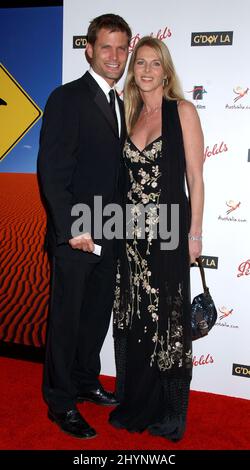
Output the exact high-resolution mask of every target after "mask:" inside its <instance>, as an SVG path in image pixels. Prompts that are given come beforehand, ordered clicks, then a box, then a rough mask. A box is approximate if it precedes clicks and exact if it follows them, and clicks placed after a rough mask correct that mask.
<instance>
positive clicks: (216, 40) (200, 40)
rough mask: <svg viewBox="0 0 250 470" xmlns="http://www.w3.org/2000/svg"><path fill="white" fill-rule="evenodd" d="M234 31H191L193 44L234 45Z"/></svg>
mask: <svg viewBox="0 0 250 470" xmlns="http://www.w3.org/2000/svg"><path fill="white" fill-rule="evenodd" d="M232 44H233V31H212V32H199V33H191V46H232Z"/></svg>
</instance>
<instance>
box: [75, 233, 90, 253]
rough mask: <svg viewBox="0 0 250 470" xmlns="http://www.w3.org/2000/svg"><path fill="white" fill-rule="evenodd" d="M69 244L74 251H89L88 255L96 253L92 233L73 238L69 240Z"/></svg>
mask: <svg viewBox="0 0 250 470" xmlns="http://www.w3.org/2000/svg"><path fill="white" fill-rule="evenodd" d="M69 244H70V246H71V248H73V249H74V250H82V251H87V252H88V253H92V252H93V251H94V242H93V240H92V238H91V235H90V233H83V234H82V235H79V236H78V237H74V238H71V239H70V240H69Z"/></svg>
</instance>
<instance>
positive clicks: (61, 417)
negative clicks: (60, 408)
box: [48, 409, 96, 439]
mask: <svg viewBox="0 0 250 470" xmlns="http://www.w3.org/2000/svg"><path fill="white" fill-rule="evenodd" d="M48 418H49V419H50V420H51V421H53V422H55V423H56V424H57V425H58V426H59V428H60V429H61V430H62V431H63V432H65V433H66V434H70V436H73V437H78V438H79V439H91V438H92V437H95V436H96V432H95V430H94V429H93V428H91V427H90V425H89V424H88V423H87V421H85V419H84V418H83V417H82V415H81V414H80V413H79V411H78V410H76V409H71V410H68V411H65V412H62V413H57V412H55V411H53V410H51V409H49V411H48Z"/></svg>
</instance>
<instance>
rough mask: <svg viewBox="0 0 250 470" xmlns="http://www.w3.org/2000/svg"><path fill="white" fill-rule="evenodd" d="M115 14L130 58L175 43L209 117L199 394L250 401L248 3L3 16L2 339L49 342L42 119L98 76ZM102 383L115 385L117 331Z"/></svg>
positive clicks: (193, 93) (196, 353) (103, 6)
mask: <svg viewBox="0 0 250 470" xmlns="http://www.w3.org/2000/svg"><path fill="white" fill-rule="evenodd" d="M108 12H112V13H117V14H119V15H121V16H123V17H124V18H125V19H126V20H127V22H128V23H129V24H130V26H131V29H132V31H133V38H132V41H131V44H130V52H131V51H132V50H133V48H134V47H135V45H136V43H137V41H138V40H139V39H140V38H141V37H142V36H144V35H146V34H151V35H153V36H155V37H158V38H159V39H161V40H162V41H164V42H165V43H166V44H167V46H168V47H169V49H170V52H171V54H172V57H173V60H174V63H175V66H176V69H177V72H178V75H179V77H180V80H181V83H182V87H183V90H184V93H185V96H186V98H187V99H188V100H190V101H191V102H193V103H194V105H195V106H196V108H197V110H198V113H199V115H200V119H201V123H202V127H203V130H204V136H205V153H204V160H205V164H204V179H205V186H206V202H205V215H204V229H203V237H204V243H203V256H202V258H203V265H204V267H205V273H206V278H207V284H208V286H209V288H210V291H211V294H212V296H213V298H214V301H215V303H216V306H217V309H218V320H217V323H216V325H215V327H214V328H213V330H212V331H211V332H210V333H209V335H208V336H207V337H206V338H203V339H200V340H198V341H195V342H194V343H193V364H194V377H193V381H192V388H193V390H201V391H207V392H213V393H219V394H224V395H230V396H235V397H242V398H247V399H250V341H249V330H250V307H249V301H248V299H249V290H250V247H249V240H250V229H249V224H250V193H249V186H250V184H249V179H250V133H249V123H250V91H249V88H250V63H249V60H248V45H249V42H250V29H249V16H250V3H249V1H248V0H239V1H238V2H237V4H235V3H234V2H232V1H228V0H220V1H219V2H218V1H217V0H211V1H210V2H209V3H207V4H206V5H205V6H204V5H201V2H200V1H199V0H189V2H186V1H185V0H154V2H151V1H149V0H144V1H143V0H137V1H136V2H135V1H134V0H126V2H125V1H123V0H102V1H101V0H95V2H87V1H83V0H74V1H72V0H65V1H64V8H63V11H62V8H60V7H52V8H33V9H32V8H20V9H9V10H8V9H0V17H1V25H2V26H1V29H0V192H1V193H0V194H1V197H0V210H1V227H0V340H4V341H9V342H16V343H23V344H26V345H35V346H38V347H41V346H43V345H44V342H45V334H46V324H47V312H48V298H49V265H48V260H47V256H46V254H45V252H44V250H43V240H44V233H45V220H46V218H45V212H44V208H43V205H42V201H41V199H40V195H39V188H38V184H37V178H36V158H37V150H38V139H39V131H40V125H41V116H42V112H43V109H44V105H45V102H46V99H47V97H48V95H49V93H50V92H51V91H52V89H53V88H55V87H56V86H58V85H59V84H60V83H61V82H62V81H63V83H65V82H68V81H71V80H73V79H75V78H78V77H80V76H81V75H82V74H83V73H84V72H85V71H86V70H87V69H88V67H89V66H88V63H87V61H86V59H85V47H86V32H87V28H88V24H89V21H90V20H91V19H93V18H94V17H95V16H97V15H100V14H103V13H108ZM62 13H63V29H62ZM62 46H63V47H62ZM62 59H63V61H62ZM62 70H63V74H62V76H61V71H62ZM123 80H124V79H122V80H121V81H120V82H119V83H118V85H117V88H118V90H119V91H120V92H122V89H123V83H124V82H123ZM191 280H192V295H193V296H195V295H197V294H198V293H200V292H201V291H202V285H201V281H200V276H199V272H198V269H197V268H196V267H194V268H192V270H191ZM102 373H103V374H106V375H115V362H114V355H113V340H112V331H111V328H110V331H109V334H108V336H107V339H106V341H105V344H104V348H103V351H102Z"/></svg>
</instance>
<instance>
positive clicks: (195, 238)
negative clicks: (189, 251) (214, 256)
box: [188, 233, 202, 241]
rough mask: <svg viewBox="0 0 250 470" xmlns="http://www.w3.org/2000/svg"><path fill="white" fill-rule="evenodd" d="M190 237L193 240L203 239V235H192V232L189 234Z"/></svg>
mask: <svg viewBox="0 0 250 470" xmlns="http://www.w3.org/2000/svg"><path fill="white" fill-rule="evenodd" d="M188 239H189V240H192V241H201V240H202V235H197V236H196V235H191V234H190V233H189V234H188Z"/></svg>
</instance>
